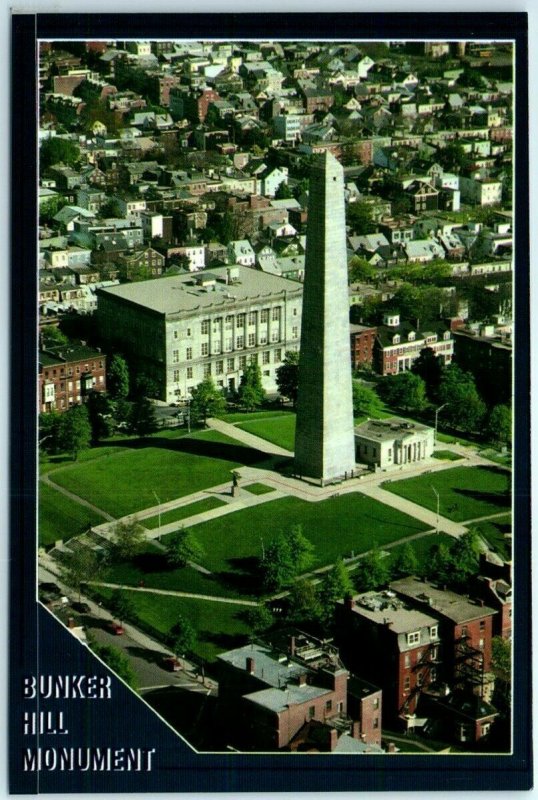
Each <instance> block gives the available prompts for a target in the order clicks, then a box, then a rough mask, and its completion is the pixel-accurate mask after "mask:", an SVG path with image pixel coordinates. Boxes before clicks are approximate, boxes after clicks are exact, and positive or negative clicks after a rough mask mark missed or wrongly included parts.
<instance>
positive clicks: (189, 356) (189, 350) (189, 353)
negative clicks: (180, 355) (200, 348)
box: [185, 347, 192, 361]
mask: <svg viewBox="0 0 538 800" xmlns="http://www.w3.org/2000/svg"><path fill="white" fill-rule="evenodd" d="M185 358H186V360H187V361H191V360H192V347H187V350H186V351H185Z"/></svg>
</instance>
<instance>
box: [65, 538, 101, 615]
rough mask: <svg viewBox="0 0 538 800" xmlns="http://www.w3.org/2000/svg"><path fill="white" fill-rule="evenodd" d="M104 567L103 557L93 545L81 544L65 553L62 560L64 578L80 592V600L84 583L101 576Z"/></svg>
mask: <svg viewBox="0 0 538 800" xmlns="http://www.w3.org/2000/svg"><path fill="white" fill-rule="evenodd" d="M103 568H104V562H103V559H102V558H100V557H99V556H98V555H97V553H96V552H95V550H92V548H91V547H85V546H82V545H81V546H79V547H77V548H76V549H73V550H70V551H69V552H67V551H66V552H65V553H63V558H62V562H61V571H62V578H63V579H64V581H65V582H66V583H67V584H68V585H69V586H73V587H74V588H75V589H76V590H77V592H78V600H79V602H80V595H81V592H82V584H83V583H86V582H87V581H88V580H90V579H91V580H95V579H96V578H98V577H99V575H100V574H101V572H102V570H103Z"/></svg>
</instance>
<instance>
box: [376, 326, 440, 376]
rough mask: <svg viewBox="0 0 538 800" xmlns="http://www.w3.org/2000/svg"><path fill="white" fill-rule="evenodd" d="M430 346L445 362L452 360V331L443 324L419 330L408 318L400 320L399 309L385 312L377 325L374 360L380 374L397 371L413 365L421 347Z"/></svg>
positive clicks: (407, 368) (396, 372)
mask: <svg viewBox="0 0 538 800" xmlns="http://www.w3.org/2000/svg"><path fill="white" fill-rule="evenodd" d="M425 347H430V348H431V349H432V350H433V352H434V353H435V355H436V356H441V357H442V359H443V363H444V364H450V363H451V361H452V356H453V353H454V342H453V339H452V334H451V332H450V331H449V330H448V329H447V328H446V326H444V325H439V326H436V329H435V330H428V331H419V330H417V329H416V328H415V327H413V325H411V324H410V323H408V322H401V321H400V315H399V314H398V313H395V312H394V313H386V314H385V315H384V317H383V325H379V326H378V327H377V336H376V340H375V343H374V348H373V364H374V368H375V370H376V372H378V373H379V374H380V375H397V374H398V373H399V372H405V371H406V370H409V369H411V367H412V366H413V363H414V362H415V361H416V359H417V358H418V357H419V356H420V351H421V350H423V349H424V348H425Z"/></svg>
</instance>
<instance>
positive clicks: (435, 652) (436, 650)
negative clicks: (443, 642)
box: [430, 645, 439, 661]
mask: <svg viewBox="0 0 538 800" xmlns="http://www.w3.org/2000/svg"><path fill="white" fill-rule="evenodd" d="M438 657H439V648H438V647H437V645H435V647H432V649H431V651H430V658H431V660H432V661H437V659H438Z"/></svg>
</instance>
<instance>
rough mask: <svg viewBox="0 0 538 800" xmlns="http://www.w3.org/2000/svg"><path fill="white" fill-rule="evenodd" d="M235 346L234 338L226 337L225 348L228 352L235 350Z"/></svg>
mask: <svg viewBox="0 0 538 800" xmlns="http://www.w3.org/2000/svg"><path fill="white" fill-rule="evenodd" d="M233 346H234V343H233V339H226V347H225V350H226V352H227V353H229V352H230V350H233Z"/></svg>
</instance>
